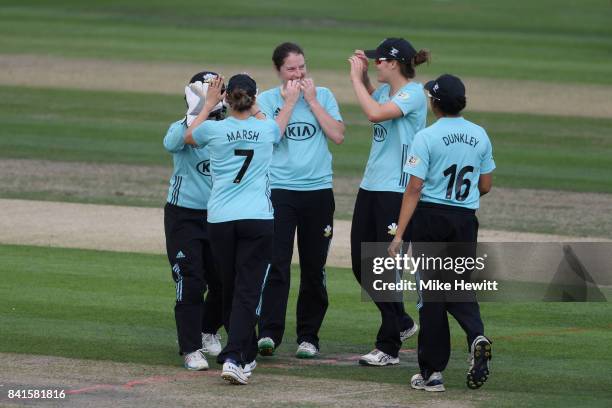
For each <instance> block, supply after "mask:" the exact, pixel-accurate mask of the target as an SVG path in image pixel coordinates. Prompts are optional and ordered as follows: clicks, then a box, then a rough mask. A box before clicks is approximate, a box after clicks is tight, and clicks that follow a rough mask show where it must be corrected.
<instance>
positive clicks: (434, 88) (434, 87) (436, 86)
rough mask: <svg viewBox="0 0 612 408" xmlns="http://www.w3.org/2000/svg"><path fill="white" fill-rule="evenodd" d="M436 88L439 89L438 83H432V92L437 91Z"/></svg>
mask: <svg viewBox="0 0 612 408" xmlns="http://www.w3.org/2000/svg"><path fill="white" fill-rule="evenodd" d="M438 89H440V85H438V83H437V82H436V83H435V84H434V86H433V88H432V90H433V91H434V92H438Z"/></svg>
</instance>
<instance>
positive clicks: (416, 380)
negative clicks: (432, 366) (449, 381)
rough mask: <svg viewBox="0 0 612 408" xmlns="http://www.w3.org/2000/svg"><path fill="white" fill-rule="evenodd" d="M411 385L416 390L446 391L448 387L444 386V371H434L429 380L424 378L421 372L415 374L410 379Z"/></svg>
mask: <svg viewBox="0 0 612 408" xmlns="http://www.w3.org/2000/svg"><path fill="white" fill-rule="evenodd" d="M410 386H411V387H412V388H414V389H415V390H425V391H431V392H441V391H446V388H444V379H443V378H442V373H441V372H439V371H436V372H434V373H432V374H431V375H430V376H429V378H428V379H427V380H425V379H423V376H422V375H421V373H418V374H415V375H413V376H412V378H411V379H410Z"/></svg>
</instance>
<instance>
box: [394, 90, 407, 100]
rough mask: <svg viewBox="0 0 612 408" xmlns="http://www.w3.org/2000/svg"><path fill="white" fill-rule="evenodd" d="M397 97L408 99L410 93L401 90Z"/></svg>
mask: <svg viewBox="0 0 612 408" xmlns="http://www.w3.org/2000/svg"><path fill="white" fill-rule="evenodd" d="M397 97H398V98H399V99H401V100H402V101H407V100H408V98H410V94H409V93H408V92H404V91H402V92H400V93H398V94H397Z"/></svg>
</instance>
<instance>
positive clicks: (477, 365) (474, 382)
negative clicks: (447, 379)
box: [466, 336, 492, 390]
mask: <svg viewBox="0 0 612 408" xmlns="http://www.w3.org/2000/svg"><path fill="white" fill-rule="evenodd" d="M470 349H471V350H470V368H469V369H468V372H467V378H466V383H467V386H468V388H471V389H473V390H475V389H477V388H480V387H482V385H483V384H484V383H485V382H486V381H487V379H488V378H489V374H490V372H489V361H490V360H491V357H492V354H491V341H490V340H489V339H487V338H486V337H485V336H478V337H476V338H475V339H474V341H473V342H472V346H471V347H470Z"/></svg>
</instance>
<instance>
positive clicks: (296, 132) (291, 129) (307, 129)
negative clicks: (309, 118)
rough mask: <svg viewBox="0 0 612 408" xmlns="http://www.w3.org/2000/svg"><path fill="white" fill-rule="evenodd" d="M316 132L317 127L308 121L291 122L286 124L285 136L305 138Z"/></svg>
mask: <svg viewBox="0 0 612 408" xmlns="http://www.w3.org/2000/svg"><path fill="white" fill-rule="evenodd" d="M315 133H317V128H316V127H315V126H314V125H313V124H311V123H308V122H293V123H289V124H288V125H287V128H286V129H285V137H286V138H287V139H291V140H297V141H302V140H307V139H310V138H311V137H313V136H314V135H315Z"/></svg>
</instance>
